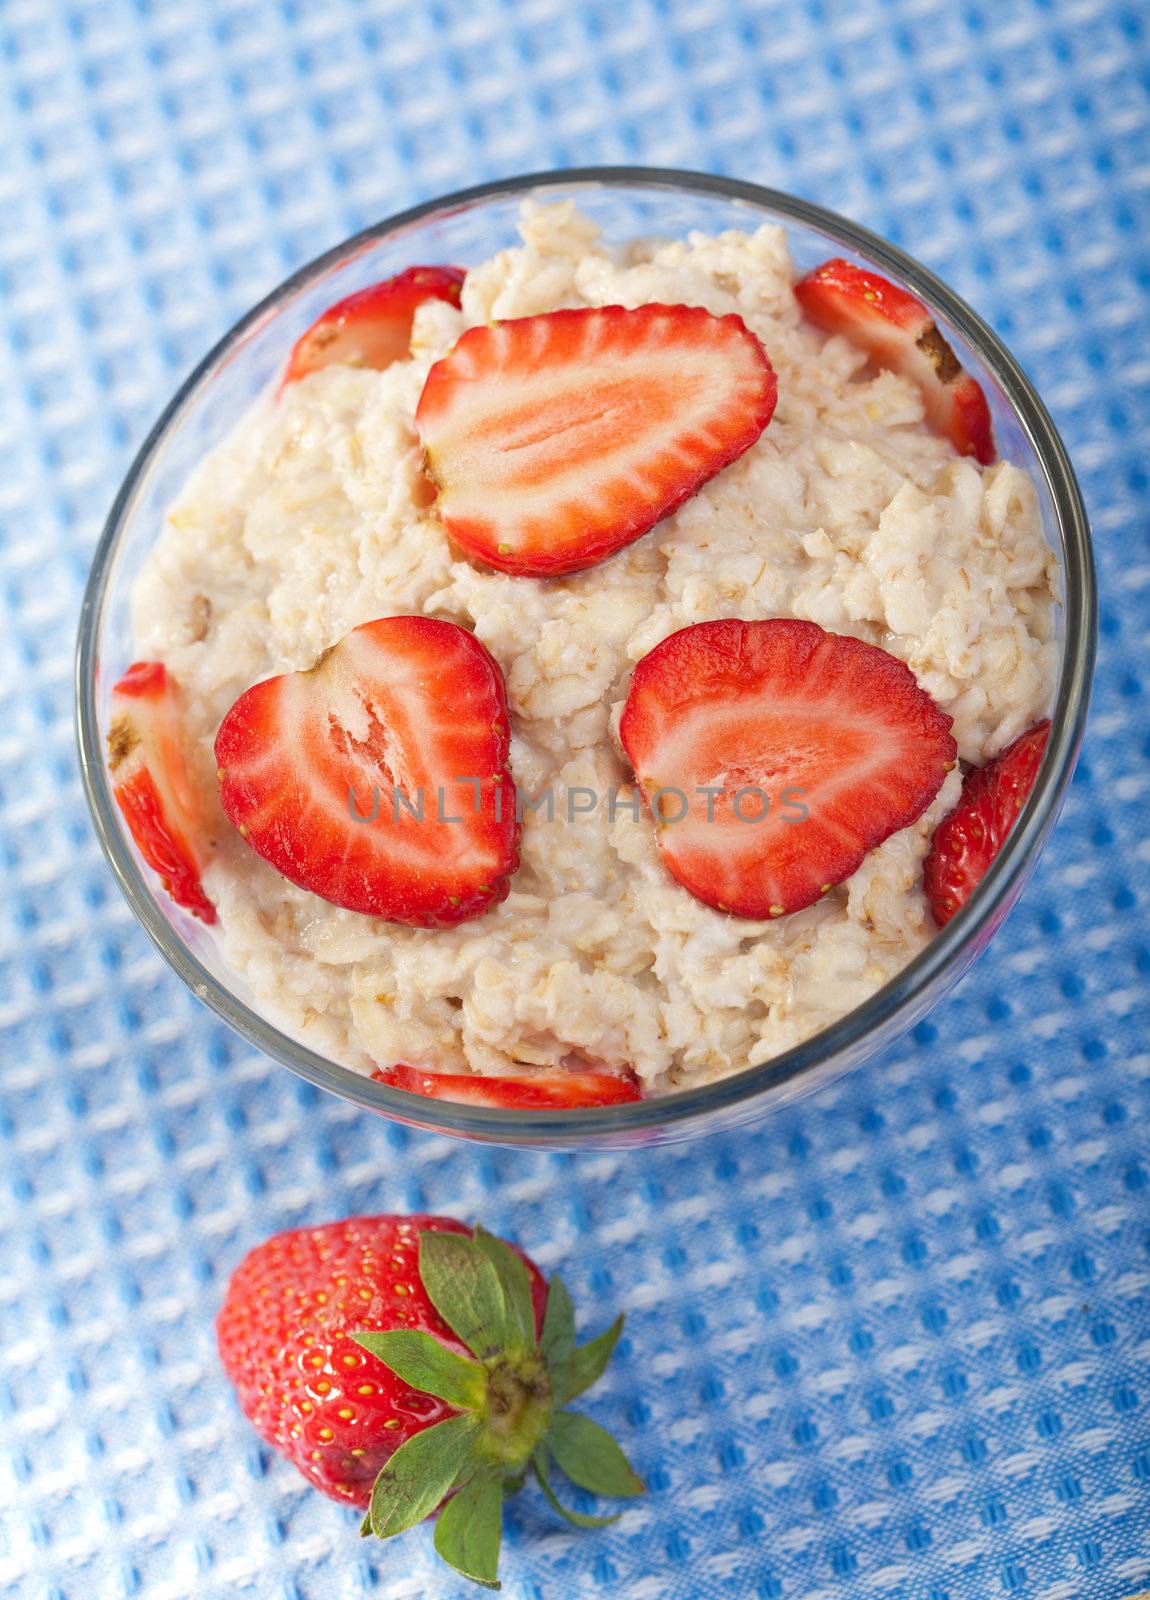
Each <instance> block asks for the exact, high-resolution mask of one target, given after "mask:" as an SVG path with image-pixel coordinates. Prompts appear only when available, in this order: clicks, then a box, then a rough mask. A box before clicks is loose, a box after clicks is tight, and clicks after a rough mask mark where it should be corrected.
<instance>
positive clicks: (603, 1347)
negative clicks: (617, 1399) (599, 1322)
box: [555, 1316, 623, 1406]
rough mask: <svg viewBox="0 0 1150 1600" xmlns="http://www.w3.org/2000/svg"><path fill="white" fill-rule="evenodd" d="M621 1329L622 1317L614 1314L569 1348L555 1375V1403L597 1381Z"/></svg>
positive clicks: (566, 1399) (560, 1402)
mask: <svg viewBox="0 0 1150 1600" xmlns="http://www.w3.org/2000/svg"><path fill="white" fill-rule="evenodd" d="M622 1332H623V1318H622V1317H621V1316H619V1317H616V1318H615V1320H614V1322H613V1323H612V1324H611V1326H610V1327H609V1328H607V1329H605V1330H604V1332H602V1333H601V1334H599V1336H598V1338H595V1339H589V1340H588V1341H587V1343H586V1344H582V1345H580V1346H579V1348H578V1349H577V1350H573V1351H572V1352H571V1355H570V1356H569V1357H568V1359H567V1361H566V1363H565V1365H564V1366H563V1367H562V1368H561V1369H560V1371H559V1372H558V1373H557V1375H556V1377H555V1404H556V1405H557V1406H565V1405H566V1404H567V1402H568V1401H569V1400H574V1399H575V1398H576V1397H577V1396H578V1395H581V1394H582V1393H583V1392H584V1390H586V1389H589V1388H590V1387H591V1385H592V1384H593V1383H597V1382H598V1380H599V1379H600V1378H601V1377H602V1376H603V1373H604V1372H605V1371H606V1368H607V1363H608V1362H609V1361H610V1359H611V1356H612V1354H613V1352H614V1349H615V1346H616V1345H617V1344H618V1343H619V1335H620V1334H621V1333H622Z"/></svg>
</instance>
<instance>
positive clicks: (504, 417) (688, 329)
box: [415, 305, 778, 578]
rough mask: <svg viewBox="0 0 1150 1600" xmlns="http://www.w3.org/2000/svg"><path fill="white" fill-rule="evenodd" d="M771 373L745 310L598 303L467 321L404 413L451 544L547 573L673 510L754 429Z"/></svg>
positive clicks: (737, 452)
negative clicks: (726, 312) (476, 324)
mask: <svg viewBox="0 0 1150 1600" xmlns="http://www.w3.org/2000/svg"><path fill="white" fill-rule="evenodd" d="M777 387H778V386H777V383H776V380H775V373H774V369H773V368H772V366H771V363H770V361H769V360H768V358H767V353H766V351H765V350H764V349H763V347H762V345H761V344H760V343H759V341H758V339H756V338H755V336H754V334H753V333H751V332H750V330H749V329H748V328H747V326H746V324H745V323H744V322H743V320H742V318H741V317H737V316H726V317H715V316H712V315H711V313H710V312H709V311H704V310H702V309H701V308H699V307H697V306H664V305H645V306H639V307H638V309H637V310H634V311H627V310H624V308H623V307H622V306H602V307H598V308H594V309H589V310H577V311H551V312H547V313H546V314H545V315H543V316H538V317H518V318H514V319H512V320H511V321H509V322H500V323H496V324H494V325H493V326H490V327H481V328H469V329H468V330H467V332H466V333H465V334H464V335H463V337H462V338H461V339H460V340H459V341H458V342H457V343H456V344H455V346H454V347H453V348H452V349H451V350H450V351H449V352H448V354H447V355H446V356H444V357H443V359H442V360H441V361H437V362H436V363H435V365H434V366H433V367H432V369H431V371H430V372H429V373H428V375H427V382H426V383H425V385H424V388H423V393H422V395H421V396H420V399H419V405H418V406H417V408H416V413H415V422H416V427H417V428H418V430H419V435H420V438H421V439H422V440H423V444H424V448H425V450H426V453H427V463H428V471H429V473H430V476H431V478H432V480H433V481H434V483H435V484H436V486H437V488H438V490H439V500H438V507H439V514H440V516H441V517H442V519H443V522H444V525H445V527H446V529H447V531H448V533H449V534H450V535H451V537H452V539H454V540H455V542H456V544H458V545H459V546H460V547H461V548H462V549H463V550H465V551H467V552H468V553H469V554H470V555H472V556H474V557H476V559H477V560H479V561H482V562H484V563H485V564H486V565H487V566H490V567H495V568H497V569H498V570H499V571H501V572H511V573H519V574H525V575H528V576H531V577H539V578H544V577H553V576H556V575H558V574H561V573H565V572H577V571H578V570H579V569H580V568H582V567H590V566H594V564H595V563H596V562H597V561H602V560H603V559H604V557H605V556H609V555H611V554H612V553H613V552H614V551H616V550H618V549H620V548H621V547H622V546H623V545H625V544H630V542H631V541H632V540H633V539H637V538H638V537H639V535H640V534H643V533H646V531H647V529H648V528H650V527H652V526H653V524H655V523H656V522H658V521H659V520H660V519H661V518H663V517H666V516H669V515H670V513H671V512H672V511H674V510H675V508H676V507H677V506H679V505H681V504H682V503H683V501H684V500H686V499H688V498H689V496H691V495H693V494H694V493H695V492H696V490H698V489H699V488H701V486H702V485H703V484H704V483H706V482H707V480H708V479H709V478H713V477H714V476H715V474H716V473H717V472H720V471H721V470H722V469H723V468H724V467H725V466H728V465H729V464H730V463H731V462H732V461H734V460H735V459H736V458H737V457H738V456H741V455H742V454H743V452H744V451H745V450H748V449H749V448H750V447H751V445H753V444H754V442H755V440H756V439H757V438H758V437H759V435H760V434H761V433H762V431H763V429H764V428H765V427H766V425H767V423H768V422H769V421H770V420H771V414H772V412H773V411H774V409H775V399H776V395H777Z"/></svg>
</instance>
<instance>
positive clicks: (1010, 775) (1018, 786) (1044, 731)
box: [922, 721, 1050, 928]
mask: <svg viewBox="0 0 1150 1600" xmlns="http://www.w3.org/2000/svg"><path fill="white" fill-rule="evenodd" d="M1049 733H1050V723H1049V721H1046V722H1039V723H1037V724H1036V725H1035V726H1034V727H1033V728H1031V729H1030V730H1029V731H1028V732H1026V733H1024V734H1022V736H1021V737H1020V738H1018V739H1016V740H1015V741H1014V743H1013V744H1011V745H1008V746H1007V747H1006V749H1005V750H1003V751H1002V752H1001V754H1000V755H997V756H995V758H994V760H993V761H989V762H987V764H986V766H985V767H974V768H973V769H972V770H971V771H970V772H969V773H968V774H967V777H966V782H965V783H964V784H963V786H962V794H961V796H960V797H959V802H958V804H957V805H956V806H955V808H954V810H953V811H951V812H950V813H949V814H948V815H947V816H945V817H943V819H942V821H941V822H940V823H939V825H938V827H937V828H936V829H935V830H934V837H933V839H932V840H931V842H930V853H929V854H928V855H927V858H926V860H925V861H924V862H923V865H922V879H923V887H924V888H925V890H926V897H927V899H928V900H929V902H930V909H931V912H932V913H933V915H934V920H935V921H936V922H937V923H938V925H939V927H940V928H941V927H942V925H943V923H945V922H949V921H950V919H951V917H953V916H954V914H955V912H956V911H960V910H961V909H962V907H963V906H964V905H965V904H966V902H967V901H968V900H969V899H970V897H971V895H972V894H973V893H974V891H975V889H977V888H978V885H979V884H980V883H981V882H982V880H983V878H984V877H985V876H986V873H987V870H988V869H989V867H990V864H991V862H992V861H993V860H994V858H995V856H996V855H997V854H998V852H999V851H1000V850H1001V849H1002V846H1003V843H1004V841H1005V839H1006V836H1007V834H1008V833H1009V832H1010V830H1011V828H1013V826H1014V824H1015V823H1016V822H1017V820H1018V814H1019V812H1020V811H1021V810H1022V808H1023V806H1024V805H1025V804H1026V801H1027V798H1028V796H1029V794H1030V791H1031V789H1033V787H1034V780H1035V778H1036V777H1037V776H1038V769H1039V767H1040V766H1041V765H1042V757H1043V754H1044V753H1045V750H1046V739H1047V735H1048V734H1049Z"/></svg>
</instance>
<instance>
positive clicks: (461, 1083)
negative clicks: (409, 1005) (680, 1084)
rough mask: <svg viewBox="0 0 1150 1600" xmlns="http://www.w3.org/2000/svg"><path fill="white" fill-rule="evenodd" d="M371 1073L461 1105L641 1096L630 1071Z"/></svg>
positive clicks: (609, 1102)
mask: <svg viewBox="0 0 1150 1600" xmlns="http://www.w3.org/2000/svg"><path fill="white" fill-rule="evenodd" d="M372 1077H373V1078H375V1079H376V1081H377V1082H379V1083H389V1084H390V1085H391V1087H392V1088H393V1089H406V1090H407V1092H408V1094H421V1095H426V1096H427V1098H428V1099H429V1100H455V1101H458V1102H459V1103H460V1104H461V1105H471V1106H506V1107H508V1108H509V1109H512V1110H517V1111H535V1110H540V1109H543V1108H545V1107H548V1106H560V1107H563V1108H564V1109H567V1110H572V1109H574V1108H575V1107H576V1106H614V1105H622V1104H623V1103H624V1102H625V1101H629V1100H641V1099H642V1098H643V1096H642V1095H641V1094H640V1093H639V1085H638V1084H637V1083H636V1081H635V1078H634V1076H633V1074H631V1073H629V1072H628V1073H614V1072H593V1071H586V1072H564V1071H555V1072H552V1071H545V1072H533V1073H526V1072H525V1073H521V1074H517V1075H515V1076H514V1077H507V1078H492V1077H484V1076H482V1075H481V1074H480V1073H469V1072H421V1071H420V1070H419V1068H418V1067H408V1066H404V1065H403V1063H402V1062H401V1063H400V1064H399V1065H398V1066H394V1067H377V1068H376V1070H375V1071H374V1072H373V1073H372Z"/></svg>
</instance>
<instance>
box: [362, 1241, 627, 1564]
mask: <svg viewBox="0 0 1150 1600" xmlns="http://www.w3.org/2000/svg"><path fill="white" fill-rule="evenodd" d="M419 1272H420V1277H421V1279H422V1281H423V1285H424V1287H425V1289H426V1290H427V1293H428V1295H429V1297H430V1299H431V1301H432V1303H433V1305H434V1306H435V1308H436V1310H437V1311H438V1312H439V1314H440V1316H441V1317H442V1318H443V1320H444V1321H445V1322H446V1323H447V1325H448V1327H449V1328H450V1329H451V1331H452V1333H454V1334H455V1336H456V1338H458V1339H459V1340H460V1341H461V1342H462V1343H463V1344H465V1345H466V1346H467V1347H468V1348H469V1349H470V1350H471V1351H472V1353H473V1355H474V1357H475V1359H474V1360H471V1361H469V1360H467V1359H466V1358H465V1357H461V1356H460V1355H458V1354H457V1353H456V1352H455V1351H453V1350H450V1349H448V1348H447V1346H445V1345H443V1344H441V1343H440V1342H439V1341H438V1340H437V1339H435V1338H434V1337H432V1336H431V1335H429V1334H420V1335H415V1334H412V1333H403V1332H398V1331H397V1332H391V1333H370V1332H364V1333H360V1334H357V1335H356V1336H355V1337H356V1339H357V1342H358V1343H359V1344H361V1345H362V1346H363V1348H364V1349H366V1350H369V1351H370V1352H371V1353H372V1354H373V1355H375V1356H377V1357H378V1358H379V1360H381V1361H383V1362H384V1363H385V1364H386V1365H387V1366H389V1367H391V1369H392V1371H393V1372H395V1373H396V1374H397V1375H398V1376H400V1377H402V1378H403V1379H404V1380H405V1381H407V1382H410V1383H412V1385H413V1387H418V1388H421V1389H423V1390H424V1391H425V1392H426V1393H428V1394H434V1395H436V1396H438V1397H439V1398H440V1399H446V1400H447V1401H448V1403H449V1404H450V1405H453V1406H455V1407H457V1412H456V1415H455V1416H453V1417H450V1418H448V1419H447V1420H446V1421H444V1422H440V1423H437V1424H436V1425H435V1426H434V1427H432V1428H429V1429H427V1430H426V1431H425V1432H423V1433H419V1434H416V1435H415V1436H414V1437H413V1438H411V1439H408V1440H407V1442H406V1443H405V1444H403V1445H401V1446H400V1448H399V1449H398V1450H396V1451H395V1453H394V1454H393V1455H392V1456H391V1457H390V1458H389V1459H388V1461H387V1462H386V1463H385V1464H384V1466H383V1468H382V1469H381V1471H380V1474H379V1476H378V1478H377V1479H376V1481H375V1486H374V1489H373V1491H372V1501H371V1510H370V1512H369V1513H368V1516H367V1518H366V1519H365V1521H364V1525H363V1527H362V1529H361V1532H363V1533H367V1532H371V1533H374V1534H376V1535H377V1536H378V1537H379V1538H390V1537H392V1536H393V1535H395V1534H397V1533H402V1532H403V1531H404V1530H405V1529H407V1528H410V1527H413V1526H414V1525H415V1523H416V1522H419V1521H422V1520H423V1518H424V1517H426V1516H427V1515H428V1514H429V1513H430V1512H431V1511H433V1510H434V1509H435V1507H436V1506H437V1505H439V1504H441V1503H442V1502H444V1501H446V1503H445V1504H444V1505H443V1510H442V1511H441V1512H440V1516H439V1519H438V1522H437V1525H436V1532H435V1548H436V1550H437V1551H438V1553H439V1554H440V1555H441V1556H442V1557H443V1559H444V1560H445V1561H446V1562H447V1563H448V1564H449V1565H450V1566H452V1567H454V1568H455V1569H456V1571H458V1572H460V1573H462V1574H463V1575H464V1576H465V1577H468V1578H470V1579H472V1581H473V1582H475V1583H480V1584H483V1585H484V1586H485V1587H488V1588H494V1587H498V1578H497V1572H496V1568H497V1564H498V1557H499V1543H500V1531H499V1530H500V1523H501V1520H502V1505H503V1501H504V1500H505V1499H506V1498H507V1496H508V1495H511V1494H514V1493H515V1492H516V1491H517V1490H519V1489H520V1488H522V1486H523V1484H524V1481H525V1479H526V1477H527V1473H528V1471H529V1470H532V1471H533V1472H534V1474H535V1477H536V1478H537V1480H538V1482H539V1485H540V1488H541V1489H542V1491H543V1493H544V1495H545V1497H546V1498H547V1500H548V1501H549V1503H550V1504H551V1505H552V1506H553V1507H554V1508H555V1510H556V1511H557V1512H558V1513H559V1514H560V1515H561V1516H563V1517H566V1518H567V1520H568V1521H569V1522H571V1523H573V1524H575V1525H576V1526H578V1527H582V1528H597V1527H603V1526H605V1525H606V1524H607V1523H608V1522H611V1521H613V1520H614V1518H613V1517H606V1518H604V1517H591V1516H586V1515H584V1514H582V1513H579V1512H571V1511H568V1510H567V1509H566V1508H565V1507H564V1506H563V1505H562V1503H561V1502H560V1501H559V1500H558V1498H557V1496H556V1494H555V1491H554V1489H553V1488H552V1486H551V1483H550V1479H549V1471H548V1467H549V1464H554V1465H555V1466H557V1467H558V1468H559V1470H560V1471H561V1472H563V1473H564V1474H565V1475H566V1476H567V1477H568V1478H569V1479H570V1480H571V1481H572V1482H573V1483H575V1484H577V1485H578V1486H579V1487H580V1488H583V1489H587V1490H589V1491H590V1492H592V1493H594V1494H608V1495H617V1496H622V1497H630V1496H633V1495H637V1494H641V1493H642V1492H643V1488H644V1485H643V1483H642V1480H641V1479H640V1478H638V1477H637V1476H636V1475H635V1473H634V1472H633V1471H632V1470H631V1467H630V1464H629V1463H628V1461H627V1458H626V1457H625V1456H624V1454H623V1452H622V1450H621V1449H620V1448H619V1446H618V1445H617V1444H616V1443H615V1441H614V1439H612V1438H611V1436H610V1434H608V1433H607V1432H605V1430H604V1429H602V1428H601V1427H599V1425H598V1424H597V1423H595V1422H593V1421H592V1420H591V1418H590V1417H585V1416H582V1415H580V1414H579V1413H577V1412H573V1411H566V1410H564V1409H562V1408H563V1406H564V1405H565V1404H566V1402H567V1401H568V1400H571V1399H574V1398H575V1397H576V1396H577V1395H579V1394H581V1393H582V1392H583V1391H584V1390H585V1389H587V1388H589V1387H590V1385H591V1384H592V1383H594V1382H595V1381H596V1380H597V1379H598V1378H599V1376H600V1375H601V1374H602V1372H603V1370H604V1368H605V1367H606V1365H607V1362H608V1361H609V1359H610V1357H611V1354H612V1352H613V1351H614V1348H615V1345H616V1343H617V1341H618V1339H619V1336H620V1334H621V1333H622V1329H623V1319H622V1317H619V1318H617V1319H616V1321H615V1322H614V1323H612V1325H611V1326H610V1328H608V1329H606V1330H605V1331H604V1332H603V1333H601V1334H600V1335H599V1336H598V1337H597V1338H595V1339H592V1340H590V1341H589V1342H588V1343H587V1344H584V1345H580V1346H576V1344H575V1319H574V1312H573V1309H572V1306H571V1297H570V1295H569V1294H568V1293H567V1290H566V1288H565V1287H564V1285H563V1283H562V1281H561V1280H560V1279H559V1278H555V1279H553V1280H552V1283H551V1285H550V1288H549V1290H548V1298H547V1308H546V1313H545V1316H544V1319H543V1328H542V1338H541V1339H540V1336H539V1333H538V1331H537V1329H536V1325H535V1316H534V1312H533V1309H532V1303H531V1288H530V1280H529V1278H528V1275H527V1269H526V1268H525V1266H524V1264H523V1261H522V1259H521V1258H520V1257H519V1256H518V1255H517V1254H516V1252H515V1251H513V1250H512V1249H511V1248H510V1247H509V1246H508V1245H506V1244H504V1243H503V1241H502V1240H501V1239H496V1238H495V1237H494V1236H493V1235H492V1234H489V1233H487V1232H485V1231H484V1230H483V1229H477V1230H476V1232H475V1235H474V1236H473V1237H471V1238H468V1237H467V1236H466V1235H461V1234H453V1233H444V1232H435V1231H429V1232H426V1233H422V1234H420V1238H419Z"/></svg>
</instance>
